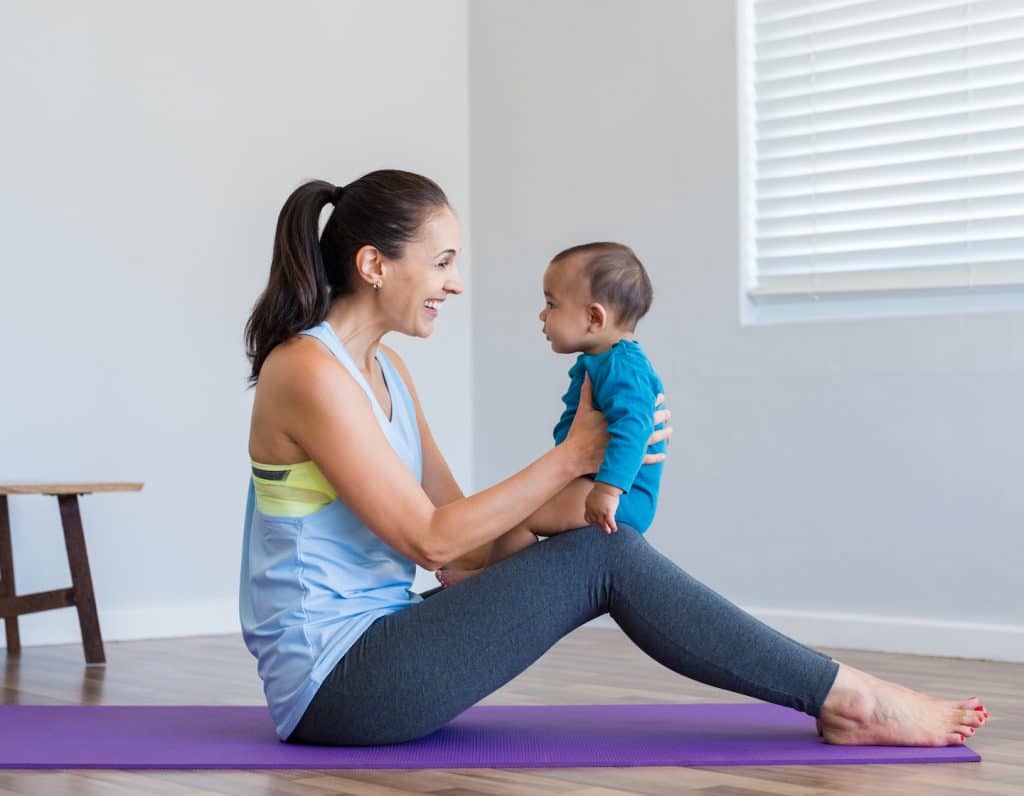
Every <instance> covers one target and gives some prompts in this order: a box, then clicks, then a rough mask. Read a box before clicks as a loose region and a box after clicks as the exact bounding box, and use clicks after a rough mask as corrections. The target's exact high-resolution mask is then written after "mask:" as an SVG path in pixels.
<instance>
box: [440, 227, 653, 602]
mask: <svg viewBox="0 0 1024 796" xmlns="http://www.w3.org/2000/svg"><path fill="white" fill-rule="evenodd" d="M652 298H653V291H652V289H651V282H650V280H649V279H648V277H647V272H646V271H645V270H644V267H643V265H641V263H640V261H639V260H638V259H637V257H636V255H635V254H634V253H633V251H632V250H631V249H630V248H629V247H628V246H623V245H622V244H620V243H586V244H583V245H581V246H573V247H572V248H570V249H566V250H565V251H563V252H561V253H560V254H557V255H556V256H555V257H554V259H553V260H551V263H550V264H549V265H548V268H547V271H546V272H545V273H544V299H545V305H544V309H543V310H542V311H541V313H540V320H541V321H542V322H543V324H544V329H543V331H544V335H545V336H546V337H547V339H548V341H549V342H550V343H551V348H552V350H553V351H555V352H556V353H558V354H573V353H579V356H578V357H577V358H576V363H575V364H574V365H573V366H572V368H571V369H570V370H569V378H570V382H569V390H568V392H566V393H565V395H564V396H562V401H563V402H564V403H565V411H564V412H562V417H561V418H560V419H559V421H558V424H557V425H556V426H555V431H554V436H555V444H556V445H557V444H559V443H561V442H562V441H563V440H564V439H565V437H566V435H567V434H568V433H569V427H570V426H571V425H572V421H573V418H574V417H575V416H576V407H577V406H578V405H579V400H580V390H581V388H582V386H583V378H584V375H585V374H589V375H590V382H591V385H592V387H593V397H594V406H595V407H596V408H597V409H599V410H601V412H602V413H603V414H604V416H605V420H606V421H607V423H608V433H609V435H610V437H611V439H610V440H609V442H608V446H607V448H606V449H605V454H604V461H603V462H602V463H601V468H600V469H599V470H598V471H597V473H596V474H594V475H593V476H589V477H587V478H578V479H576V480H575V481H573V482H572V483H571V484H569V485H568V486H567V487H566V488H565V489H563V490H562V491H561V492H559V493H558V494H557V495H555V497H553V498H552V499H551V500H549V501H548V502H547V503H545V504H544V505H543V506H541V507H540V508H539V509H537V510H536V511H535V512H534V513H533V514H531V515H530V516H529V517H527V518H526V520H524V521H523V522H522V523H521V524H520V525H518V526H516V527H515V528H513V529H512V530H510V531H508V532H506V533H505V534H504V535H502V536H500V537H498V539H496V540H495V541H494V544H493V546H492V549H491V556H490V559H489V560H488V565H490V564H494V563H497V562H498V561H501V560H502V559H505V558H508V557H509V556H511V555H513V554H515V553H518V552H519V551H520V550H523V549H525V548H527V547H529V546H530V545H532V544H534V543H536V541H537V536H551V535H553V534H556V533H562V532H563V531H568V530H572V529H573V528H580V527H583V526H585V525H596V526H597V527H599V528H601V529H602V530H604V531H605V532H606V533H614V532H615V531H617V530H618V524H617V523H619V522H622V523H625V524H627V525H630V526H632V527H633V528H635V529H636V530H637V531H639V532H640V533H643V532H644V531H646V530H647V529H648V527H650V524H651V522H652V520H653V519H654V512H655V508H656V505H657V501H658V487H659V483H660V481H661V471H662V468H663V464H662V463H661V462H659V463H656V464H650V465H643V459H644V455H645V454H647V453H648V451H650V452H651V453H660V452H662V451H663V450H664V449H665V443H664V442H659V443H657V444H656V445H653V446H651V447H650V448H648V446H647V439H648V438H649V437H650V435H651V432H652V431H653V430H654V419H653V417H652V415H653V412H654V404H655V400H656V398H657V396H658V394H659V393H661V392H662V384H661V380H660V379H659V378H658V375H657V374H656V373H655V372H654V368H652V367H651V363H650V361H648V359H647V357H646V356H645V355H644V352H643V350H642V349H641V348H640V344H639V343H637V342H636V341H635V340H634V339H633V332H634V330H635V329H636V324H637V321H639V320H640V319H641V318H642V317H643V316H644V315H646V314H647V311H648V310H649V309H650V306H651V300H652ZM659 427H660V426H659ZM475 572H476V570H465V569H461V570H460V569H453V568H443V569H440V570H438V571H437V573H436V574H437V579H438V580H439V581H440V582H441V583H442V584H444V585H445V586H450V585H453V584H454V583H458V582H459V581H461V580H464V579H465V578H467V577H469V576H470V575H472V574H474V573H475Z"/></svg>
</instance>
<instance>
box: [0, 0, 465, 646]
mask: <svg viewBox="0 0 1024 796" xmlns="http://www.w3.org/2000/svg"><path fill="white" fill-rule="evenodd" d="M465 41H466V9H465V3H464V0H445V1H444V2H432V3H430V4H423V3H418V2H415V1H414V0H406V1H402V2H390V3H388V4H381V3H376V2H371V1H370V0H366V1H365V2H352V1H351V0H350V1H348V2H308V1H307V2H297V3H249V2H242V1H241V0H239V2H217V3H203V4H199V3H166V2H152V1H149V2H91V3H88V4H82V3H78V2H55V1H54V0H48V2H44V3H39V2H34V1H33V0H22V1H20V2H11V1H10V0H8V2H5V3H4V5H3V12H2V22H0V53H2V55H0V59H2V65H3V68H2V69H0V97H2V99H3V109H2V113H3V119H4V121H3V126H2V133H0V173H2V174H3V175H4V190H3V192H2V195H0V240H2V241H3V254H2V260H0V331H2V336H3V339H4V341H5V345H4V362H3V370H2V376H0V379H2V380H0V418H2V420H0V481H8V480H23V481H24V480H47V481H49V480H141V481H145V482H146V486H145V489H144V491H143V492H141V493H139V494H119V495H109V496H107V495H93V496H89V497H85V498H83V499H82V511H83V519H84V524H85V530H86V539H87V542H88V547H89V552H90V558H91V561H92V570H93V579H94V582H95V588H96V593H97V598H98V601H99V612H100V622H101V626H102V630H103V633H104V635H105V637H106V638H107V639H117V638H135V637H142V636H167V635H178V634H186V633H213V632H231V631H235V630H237V628H238V620H237V583H238V556H239V549H240V538H241V537H240V533H241V521H242V511H243V505H244V504H243V501H244V494H245V484H246V477H247V464H248V462H247V454H246V440H247V435H248V422H249V407H250V405H251V392H247V391H246V389H245V376H246V374H247V362H246V360H245V356H244V349H243V346H242V329H243V325H244V323H245V320H246V318H247V317H248V312H249V309H250V307H251V306H252V303H253V301H254V300H255V298H256V296H257V294H258V293H259V291H260V290H261V289H262V287H263V285H264V284H265V282H266V276H267V273H268V269H269V264H270V254H271V244H272V240H273V232H274V225H275V222H276V219H277V214H278V212H279V210H280V208H281V205H282V204H283V202H284V200H285V198H286V197H287V195H288V194H289V193H290V192H291V191H292V190H293V189H294V188H295V187H296V186H297V185H298V184H299V182H301V181H302V180H304V179H307V178H312V177H321V178H324V179H328V180H330V181H332V182H347V181H350V180H352V179H355V178H356V177H358V176H359V175H361V174H363V173H365V172H367V171H370V170H372V169H375V168H383V167H391V168H405V169H410V170H413V171H418V172H421V173H424V174H427V175H429V176H431V177H433V178H434V179H436V180H437V181H438V182H439V183H440V184H441V185H442V186H443V187H444V188H445V189H446V191H447V192H448V195H449V198H450V199H451V201H452V203H453V204H454V206H455V208H456V211H457V212H458V213H459V215H460V216H461V218H462V219H463V221H464V222H466V221H468V215H469V160H468V104H467V85H466V71H467V66H466V58H467V55H466V46H465ZM465 236H466V237H467V239H468V232H467V233H465ZM468 263H469V258H468V256H467V257H466V258H465V259H464V262H463V267H464V268H466V267H467V266H468ZM467 281H469V280H467ZM469 330H470V327H469V306H468V301H467V300H456V301H454V302H451V303H450V304H448V305H446V309H445V312H444V313H443V317H442V319H441V321H440V322H439V324H438V331H437V333H436V334H435V336H434V338H433V339H432V340H431V341H430V343H429V344H423V343H420V342H418V341H407V340H394V341H391V340H389V342H393V343H394V344H395V345H396V347H398V348H399V350H400V351H401V353H402V354H403V355H404V356H406V357H407V362H408V364H409V366H410V369H411V370H412V372H413V375H414V376H415V377H416V379H417V386H418V389H419V392H420V396H421V398H422V400H423V403H424V404H425V407H426V410H427V413H428V416H429V417H431V419H432V423H433V425H434V430H435V434H436V436H437V437H438V439H439V440H440V441H441V444H442V447H443V449H444V451H445V453H446V454H447V455H448V457H449V460H450V463H451V464H452V468H453V470H454V472H455V474H456V477H457V478H459V479H460V481H461V482H462V483H463V484H464V485H465V486H467V487H468V486H470V483H469V481H470V474H471V433H472V429H471V425H470V424H469V423H468V422H467V419H468V418H470V415H471V411H470V409H471V407H470V378H471V376H470V367H469V365H470V361H469V341H470V334H469ZM10 503H11V515H12V516H11V521H12V525H13V541H14V553H15V569H16V576H17V586H18V592H19V593H22V594H24V593H28V592H32V591H38V590H48V589H52V588H58V587H61V586H65V585H68V584H69V582H70V581H69V576H68V571H67V563H66V558H65V554H64V547H63V542H62V539H61V535H60V530H59V519H58V514H57V509H56V501H55V500H54V499H53V498H42V497H21V498H19V497H14V498H12V499H11V501H10ZM432 582H433V581H432V578H424V579H423V580H422V581H421V582H420V583H419V585H422V586H427V585H430V584H431V583H432ZM21 628H22V641H23V643H25V644H33V643H47V642H57V641H72V640H75V639H77V638H78V624H77V620H76V618H75V613H74V611H73V610H71V609H66V610H62V611H54V612H47V613H43V614H34V615H30V616H26V617H22V619H21Z"/></svg>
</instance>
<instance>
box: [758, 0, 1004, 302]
mask: <svg viewBox="0 0 1024 796" xmlns="http://www.w3.org/2000/svg"><path fill="white" fill-rule="evenodd" d="M738 2H739V8H740V30H739V49H740V63H741V68H740V70H739V74H740V77H739V80H740V103H741V108H740V111H741V112H740V118H741V122H742V129H741V131H740V139H741V142H742V150H743V151H742V153H741V155H742V158H741V162H742V166H741V169H740V172H741V178H742V185H741V198H742V206H743V224H742V229H741V237H742V239H743V243H742V249H743V251H742V261H743V269H744V279H743V292H744V294H745V297H744V301H745V305H746V307H747V308H748V309H750V310H751V312H753V313H754V315H753V317H754V319H755V320H756V319H757V311H758V310H759V309H760V310H764V309H765V308H771V307H773V306H774V307H776V308H778V307H780V306H783V307H784V306H789V307H791V308H792V307H797V306H800V305H803V306H805V307H806V306H807V305H817V308H818V309H817V310H816V312H818V313H824V314H825V315H828V314H830V312H831V311H830V310H828V309H827V307H828V306H829V305H831V306H832V307H837V306H841V305H842V304H843V303H844V302H845V303H846V304H847V305H850V303H851V301H854V302H856V301H859V302H861V306H864V302H865V301H867V302H869V303H870V302H877V301H881V302H882V303H883V304H884V303H885V302H890V301H892V300H893V299H894V298H895V299H910V300H912V301H913V302H916V305H917V306H927V305H928V304H929V302H931V304H932V306H941V307H955V308H961V307H967V308H969V307H970V306H996V305H999V304H1000V303H1001V302H1003V303H1005V301H1004V300H1005V299H1006V297H1007V296H1009V295H1012V296H1013V297H1014V299H1013V300H1014V301H1015V302H1020V303H1019V305H1018V306H1024V298H1022V297H1024V2H1022V0H975V1H974V2H965V0H960V2H950V1H949V0H946V1H945V2H942V1H941V0H871V1H870V2H868V1H867V0H738ZM993 296H995V297H996V298H995V304H993V303H992V302H993V299H992V297H993ZM985 297H988V298H987V299H986V298H985ZM978 299H982V300H983V301H988V304H987V305H986V304H982V305H972V304H971V302H972V301H976V300H978ZM951 300H952V303H951ZM823 307H825V309H822V308H823ZM926 311H927V310H926ZM747 317H748V318H749V317H751V316H750V315H748V316H747ZM791 317H792V316H791ZM766 319H770V318H769V317H767V316H766Z"/></svg>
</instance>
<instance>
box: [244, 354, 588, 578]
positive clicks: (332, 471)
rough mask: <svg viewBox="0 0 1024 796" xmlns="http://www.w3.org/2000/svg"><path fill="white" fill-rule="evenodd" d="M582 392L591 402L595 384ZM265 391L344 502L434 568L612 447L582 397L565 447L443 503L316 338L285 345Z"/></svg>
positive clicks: (502, 526) (272, 363) (521, 514)
mask: <svg viewBox="0 0 1024 796" xmlns="http://www.w3.org/2000/svg"><path fill="white" fill-rule="evenodd" d="M407 383H408V382H407ZM584 389H585V390H586V392H587V395H588V398H589V392H590V385H589V382H588V383H587V384H586V385H585V388H584ZM257 390H258V392H259V393H260V395H258V396H257V397H258V399H260V400H261V401H262V402H263V404H264V407H265V408H266V410H267V411H266V412H264V413H263V416H264V417H273V418H274V421H273V422H274V424H275V426H276V427H277V430H279V431H280V432H282V433H283V434H284V435H286V436H287V437H288V438H289V439H291V440H293V441H294V442H295V444H296V445H297V446H298V447H299V448H301V449H302V451H304V452H305V454H306V455H307V456H309V458H311V459H312V460H313V461H314V462H315V463H316V464H317V466H318V467H319V468H320V471H321V472H322V473H323V475H324V477H325V478H326V479H327V480H328V482H330V484H331V486H333V487H334V489H335V491H336V492H337V493H338V496H339V497H340V498H341V499H342V500H343V501H344V503H345V504H346V505H347V506H348V507H349V508H350V509H351V510H352V511H353V512H354V513H355V514H356V515H357V516H358V517H359V518H360V519H362V520H363V522H365V523H366V525H367V526H368V527H369V528H371V529H372V530H373V531H374V532H375V533H376V534H377V535H378V536H380V537H381V539H383V540H384V541H385V542H386V543H387V544H388V545H390V546H391V547H392V548H393V549H395V550H396V551H398V552H399V553H401V554H402V555H404V556H406V557H407V558H409V559H411V560H412V561H414V562H415V563H417V564H419V565H420V566H422V567H423V568H425V569H431V570H433V569H437V568H438V567H440V566H442V565H443V564H445V563H447V562H449V561H453V560H455V559H457V558H459V557H461V556H463V555H465V554H466V553H467V552H469V551H472V550H476V549H478V548H480V547H482V546H484V545H485V544H488V543H490V542H491V541H492V540H493V539H495V538H497V537H498V536H499V535H501V534H502V533H504V532H505V531H506V530H508V529H509V528H512V527H513V526H515V525H517V524H518V523H520V522H522V521H523V520H524V519H525V518H526V517H527V516H529V514H530V513H531V512H532V511H534V510H535V509H537V508H538V507H540V506H541V505H543V504H544V503H545V502H546V501H547V500H549V499H550V498H551V497H553V496H554V495H555V494H557V493H558V492H559V491H560V490H561V489H562V488H563V487H565V485H566V484H568V483H569V482H570V481H572V480H573V479H574V478H576V477H578V476H580V475H583V474H584V473H587V472H594V470H596V469H597V466H598V464H600V461H601V457H602V454H603V451H604V446H605V444H606V443H607V433H606V431H605V423H604V418H603V417H601V414H600V413H599V412H597V411H596V410H594V409H592V408H590V407H591V404H590V401H589V400H587V401H582V400H581V404H583V405H585V406H586V407H587V410H585V411H580V412H577V418H576V422H575V423H574V424H573V427H572V429H571V430H570V433H569V436H568V437H567V438H566V440H565V442H563V443H562V444H561V445H559V446H557V447H556V448H553V449H552V450H549V451H548V452H547V453H545V454H544V455H543V456H541V457H540V458H539V459H537V460H536V461H534V462H533V463H532V464H530V465H529V466H527V467H526V468H524V469H523V470H521V471H520V472H518V473H516V474H515V475H513V476H512V477H511V478H508V479H506V480H504V481H502V482H501V483H499V484H496V485H495V486H492V487H491V488H489V489H486V490H484V491H483V492H480V493H478V494H476V495H473V496H472V497H469V498H461V499H458V500H455V501H453V502H451V503H448V504H447V505H442V506H439V507H438V506H435V504H434V503H433V502H432V500H431V498H430V496H429V495H428V494H427V492H425V491H424V489H423V487H422V486H421V485H420V484H419V483H418V482H417V480H416V478H415V477H414V476H413V474H412V473H411V472H410V471H409V468H408V467H406V466H405V464H404V463H403V462H402V460H401V459H400V458H399V456H398V454H396V453H395V451H394V449H393V448H392V447H391V445H390V444H389V443H388V441H387V439H386V437H385V436H384V433H383V431H382V430H381V428H380V426H379V425H378V424H377V421H376V419H375V417H374V415H373V410H372V408H371V405H370V402H369V399H368V398H367V396H366V394H365V393H364V392H363V390H362V388H361V387H360V386H359V385H358V384H357V383H356V382H355V380H354V379H353V378H352V376H351V375H350V374H349V373H348V371H346V370H345V368H344V367H343V366H341V365H340V364H339V363H338V362H337V360H336V359H335V358H334V356H333V355H332V354H331V353H330V352H329V351H327V350H326V349H324V348H323V347H322V346H321V345H320V344H319V343H317V342H316V341H314V340H308V341H306V340H298V341H295V342H294V343H292V344H291V345H285V346H278V348H277V349H275V350H274V352H272V353H271V355H270V356H269V357H268V358H267V360H266V362H265V363H264V367H263V370H262V371H261V374H260V381H259V385H258V387H257ZM445 468H446V469H447V466H445ZM433 477H434V478H438V476H437V475H436V473H435V474H434V476H433ZM449 477H450V473H449ZM440 480H441V481H443V480H444V479H443V478H441V479H440ZM436 483H437V482H435V485H436Z"/></svg>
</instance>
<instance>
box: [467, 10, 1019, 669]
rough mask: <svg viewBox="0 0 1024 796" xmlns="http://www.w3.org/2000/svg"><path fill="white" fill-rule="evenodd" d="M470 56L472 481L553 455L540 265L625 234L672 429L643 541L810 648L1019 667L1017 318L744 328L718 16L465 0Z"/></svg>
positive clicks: (726, 39)
mask: <svg viewBox="0 0 1024 796" xmlns="http://www.w3.org/2000/svg"><path fill="white" fill-rule="evenodd" d="M469 40H470V58H469V67H470V109H471V113H470V119H471V143H472V175H471V177H472V179H471V194H472V201H473V230H472V233H473V235H472V240H473V248H474V254H475V268H474V295H473V306H474V316H473V332H474V338H475V341H474V349H473V363H474V371H475V374H474V380H473V401H474V405H475V406H477V407H479V410H478V411H479V412H480V415H479V416H480V418H481V420H483V419H484V418H485V417H486V420H487V422H479V423H478V424H477V428H476V433H475V437H474V441H475V446H476V447H475V467H476V483H477V486H478V487H481V488H482V487H484V486H486V485H489V484H491V483H493V482H494V481H497V480H499V479H500V478H502V477H503V476H505V475H506V474H507V473H508V472H509V471H510V470H511V469H512V468H513V467H515V466H518V465H520V464H524V463H525V462H527V461H528V460H529V459H530V458H531V457H533V456H535V455H536V454H537V453H538V452H540V451H541V450H543V449H544V448H545V447H546V446H547V445H548V444H550V442H549V441H550V429H551V427H552V425H553V424H554V421H555V420H556V419H557V416H558V412H559V396H560V395H561V392H562V391H563V390H564V385H565V383H566V379H565V372H566V370H567V369H568V367H569V365H570V364H571V361H572V360H571V358H570V357H558V356H557V355H554V354H552V353H551V352H550V350H549V349H548V348H547V345H546V343H545V341H544V339H543V337H542V336H541V334H540V322H539V321H538V320H537V317H536V315H537V313H538V312H539V310H540V308H541V301H542V296H541V274H542V272H543V269H544V267H545V264H546V262H547V260H548V258H550V256H551V255H552V254H553V253H554V252H556V251H558V250H559V249H561V248H563V247H565V246H568V245H571V244H575V243H580V242H583V241H587V240H595V239H597V240H606V239H612V240H621V241H624V242H627V243H629V244H630V245H632V246H633V247H634V248H635V250H636V251H637V253H638V254H639V256H640V258H641V260H643V261H644V263H645V264H646V265H647V267H648V268H649V270H650V273H651V275H652V279H653V282H654V286H655V304H654V308H653V310H652V313H651V315H650V316H648V318H647V319H645V321H643V322H642V323H641V326H640V327H639V334H638V338H639V339H640V340H641V342H642V343H643V344H644V345H645V347H646V348H647V349H648V351H649V352H650V354H651V356H652V359H653V361H654V363H655V365H656V366H657V368H658V369H659V371H660V373H661V375H662V377H663V380H664V382H665V384H666V386H667V390H668V392H669V395H670V404H671V407H672V409H673V410H674V414H675V417H674V426H675V438H674V443H673V445H672V448H671V458H670V460H669V463H668V465H667V467H666V471H665V476H664V483H663V492H662V500H661V507H660V510H659V515H658V518H657V520H656V522H655V526H654V527H653V528H652V530H651V531H650V534H649V539H650V540H651V542H652V543H653V544H654V545H655V546H657V547H658V548H659V549H661V550H662V551H664V552H665V553H666V554H668V555H669V556H670V557H671V558H673V559H674V560H675V561H676V562H677V563H679V564H680V565H681V566H683V567H685V568H687V569H688V570H690V571H691V572H692V573H694V574H695V575H697V576H698V577H700V578H701V579H703V580H704V581H706V582H707V583H709V584H711V585H712V586H714V587H716V588H717V589H719V590H721V591H723V592H724V593H725V594H726V595H728V596H729V597H731V598H733V599H734V600H736V601H738V602H739V603H741V604H742V605H744V606H746V607H748V608H750V609H752V610H754V611H755V612H757V613H759V614H760V615H763V616H765V617H766V618H768V619H770V620H771V621H773V622H775V623H776V624H778V625H780V626H781V627H783V628H784V629H787V630H789V631H790V632H794V633H797V634H798V635H800V637H801V638H803V639H805V640H807V641H809V642H812V643H829V644H835V645H847V644H849V645H855V646H862V647H875V648H882V649H905V650H908V651H914V652H938V653H943V654H961V655H965V656H972V655H975V654H982V655H991V656H993V657H1018V658H1019V659H1024V608H1022V597H1024V588H1022V586H1021V577H1020V573H1021V570H1022V569H1024V552H1022V551H1024V545H1022V544H1021V531H1022V519H1021V518H1022V516H1024V490H1021V488H1020V487H1019V485H1018V481H1019V478H1020V475H1021V473H1022V472H1024V424H1022V423H1021V422H1020V412H1019V408H1020V406H1021V394H1022V392H1024V346H1022V345H1021V340H1024V313H1021V312H1005V311H1004V312H990V313H975V314H954V313H944V314H935V315H930V316H924V317H905V318H899V317H889V318H884V319H873V320H845V321H824V322H807V323H799V324H797V323H792V324H782V325H773V326H754V327H752V326H741V324H740V299H739V297H740V285H739V274H740V268H739V263H738V251H739V244H738V238H737V236H738V215H739V212H738V164H737V152H738V142H737V92H736V74H737V66H736V44H735V40H736V35H735V8H734V5H733V3H729V2H724V1H722V0H689V1H688V2H682V1H681V0H658V1H657V2H652V1H650V0H644V1H643V2H624V1H621V2H583V0H563V1H562V2H559V3H546V2H519V3H514V4H512V3H505V2H498V1H494V2H492V1H490V0H478V1H477V2H473V3H470V5H469ZM485 410H486V411H485ZM993 625H994V626H993Z"/></svg>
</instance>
